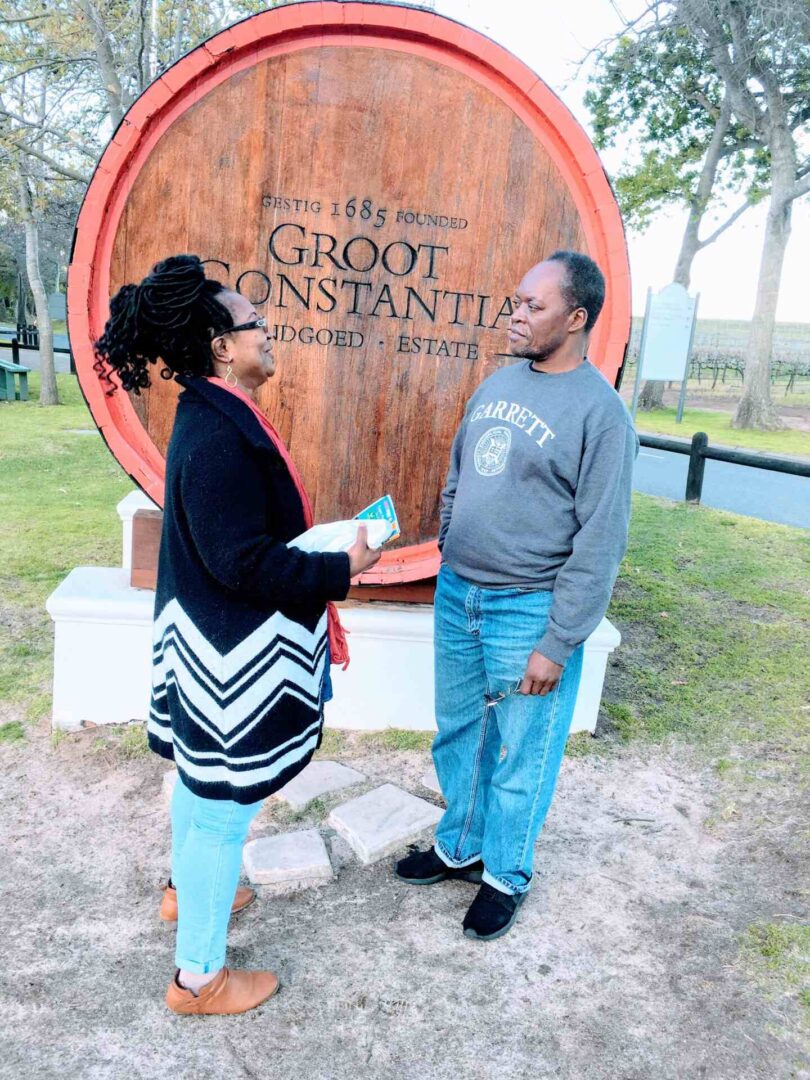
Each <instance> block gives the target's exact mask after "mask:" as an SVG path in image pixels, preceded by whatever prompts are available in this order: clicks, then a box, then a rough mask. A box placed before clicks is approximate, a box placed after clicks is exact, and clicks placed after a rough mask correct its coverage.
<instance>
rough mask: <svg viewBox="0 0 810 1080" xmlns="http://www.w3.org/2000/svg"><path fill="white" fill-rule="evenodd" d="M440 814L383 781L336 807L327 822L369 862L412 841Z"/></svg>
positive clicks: (428, 805)
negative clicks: (365, 792)
mask: <svg viewBox="0 0 810 1080" xmlns="http://www.w3.org/2000/svg"><path fill="white" fill-rule="evenodd" d="M441 816H442V812H441V810H440V809H439V808H438V806H434V805H433V803H429V802H427V801H426V800H425V799H419V798H417V797H416V796H415V795H410V794H408V792H407V791H403V790H402V789H401V788H398V787H396V786H395V785H394V784H383V785H382V787H378V788H375V789H374V790H373V791H369V792H368V793H367V794H365V795H360V796H359V797H358V798H356V799H351V800H350V801H349V802H346V803H342V804H341V805H340V806H336V807H335V809H334V810H333V811H332V813H331V814H330V815H329V818H328V824H329V825H331V827H332V828H333V829H334V830H335V832H336V833H339V834H340V836H342V837H343V838H344V839H345V840H347V841H348V843H349V844H350V845H351V847H352V848H353V850H354V852H355V854H356V855H357V857H358V858H359V859H360V861H361V862H364V863H372V862H376V861H377V860H378V859H382V858H384V857H385V856H386V855H390V854H391V852H392V851H396V850H397V849H398V848H401V847H403V846H404V845H405V844H408V843H410V842H411V841H412V840H415V839H416V838H417V837H418V836H419V835H420V834H421V833H423V832H424V831H425V830H426V829H429V828H431V827H432V826H433V825H435V824H436V822H437V821H438V820H439V818H440V817H441Z"/></svg>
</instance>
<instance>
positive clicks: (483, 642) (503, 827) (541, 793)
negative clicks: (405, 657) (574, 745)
mask: <svg viewBox="0 0 810 1080" xmlns="http://www.w3.org/2000/svg"><path fill="white" fill-rule="evenodd" d="M551 601H552V594H551V593H550V592H548V591H545V590H542V591H541V590H538V591H530V590H525V589H482V588H480V587H479V586H477V585H473V584H472V582H469V581H466V580H464V579H463V578H460V577H459V576H458V574H455V573H454V572H453V571H452V570H451V569H450V568H449V567H448V566H446V565H444V564H443V565H442V567H441V569H440V571H439V579H438V583H437V587H436V600H435V655H436V723H437V725H438V729H439V733H438V735H437V736H436V739H435V741H434V743H433V760H434V762H435V764H436V772H437V773H438V776H439V782H440V783H441V787H442V791H443V792H444V796H445V799H446V800H447V809H446V811H445V813H444V815H443V817H442V819H441V821H440V822H439V824H438V827H437V829H436V851H437V853H438V854H439V856H440V857H441V858H442V859H443V860H444V862H445V863H447V865H448V866H455V867H459V866H467V865H469V864H470V863H473V862H476V861H477V860H478V859H483V862H484V868H485V869H484V874H483V880H484V881H485V882H487V883H488V884H489V885H492V886H493V887H494V888H496V889H500V890H501V892H507V893H511V894H516V893H522V892H526V891H527V889H528V888H529V886H530V884H531V878H532V862H533V855H534V842H535V840H536V839H537V836H538V834H539V832H540V829H541V828H542V826H543V822H544V821H545V817H546V814H547V812H548V808H549V806H550V805H551V799H552V796H553V794H554V788H555V786H556V783H557V775H558V773H559V771H560V764H561V762H562V758H563V753H564V751H565V740H566V738H567V736H568V729H569V727H570V726H571V718H572V716H573V714H574V706H575V704H576V699H577V690H578V688H579V679H580V675H581V672H582V653H583V646H582V645H580V646H579V647H578V648H577V649H575V650H574V652H573V653H572V654H571V656H570V658H569V659H568V662H567V663H566V665H565V667H564V668H563V673H562V676H561V678H560V681H559V682H558V684H557V686H556V687H555V689H554V690H552V692H551V693H550V694H547V695H546V696H544V697H540V696H538V695H526V694H519V693H516V692H515V689H516V686H517V685H518V683H519V681H520V679H521V678H522V677H523V674H524V672H525V670H526V663H527V661H528V659H529V655H530V654H531V652H532V651H533V650H534V648H535V647H536V646H537V643H538V641H539V640H540V638H541V636H542V634H543V632H544V629H545V626H546V622H547V620H548V613H549V609H550V608H551ZM502 694H503V695H505V696H503V697H502V698H501V699H500V700H496V699H498V698H500V695H502Z"/></svg>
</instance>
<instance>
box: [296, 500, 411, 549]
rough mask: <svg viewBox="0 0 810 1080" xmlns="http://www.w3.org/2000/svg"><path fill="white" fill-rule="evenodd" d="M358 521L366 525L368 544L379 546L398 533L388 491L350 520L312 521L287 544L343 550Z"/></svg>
mask: <svg viewBox="0 0 810 1080" xmlns="http://www.w3.org/2000/svg"><path fill="white" fill-rule="evenodd" d="M361 523H362V524H363V525H366V526H367V528H368V546H369V547H370V548H379V547H382V545H383V544H386V543H388V541H389V540H396V539H397V537H398V536H399V535H400V529H399V522H398V521H397V514H396V510H395V509H394V501H393V499H392V498H391V496H390V495H383V496H382V498H380V499H377V500H376V502H373V503H372V504H371V505H370V506H367V507H366V508H365V509H364V510H361V511H360V513H359V514H358V515H357V516H356V517H354V518H352V519H351V521H326V522H322V523H321V524H320V525H313V526H312V528H311V529H307V531H306V532H305V533H301V535H300V536H296V537H295V539H293V540H290V542H289V543H288V544H287V547H297V548H298V549H299V550H300V551H346V550H347V549H348V548H350V547H351V546H352V544H353V543H354V541H355V540H356V538H357V529H358V527H359V525H360V524H361Z"/></svg>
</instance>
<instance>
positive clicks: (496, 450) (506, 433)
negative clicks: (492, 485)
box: [473, 427, 512, 476]
mask: <svg viewBox="0 0 810 1080" xmlns="http://www.w3.org/2000/svg"><path fill="white" fill-rule="evenodd" d="M511 445H512V432H511V431H510V430H509V428H506V427H494V428H490V429H489V431H485V432H484V434H483V435H482V436H481V438H480V439H479V440H478V445H477V446H476V448H475V453H474V455H473V460H474V461H475V467H476V469H477V470H478V472H479V473H480V474H481V476H497V475H498V473H502V472H503V470H504V469H505V468H506V459H507V458H508V457H509V447H510V446H511Z"/></svg>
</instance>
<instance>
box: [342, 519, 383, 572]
mask: <svg viewBox="0 0 810 1080" xmlns="http://www.w3.org/2000/svg"><path fill="white" fill-rule="evenodd" d="M346 554H347V555H348V556H349V576H350V577H353V578H354V577H357V575H358V574H362V573H363V571H364V570H368V569H369V567H371V566H373V565H374V564H375V563H377V562H379V561H380V556H381V555H382V550H379V549H378V550H377V551H375V550H374V549H373V548H370V547H369V546H368V526H367V525H361V526H360V527H359V528H358V530H357V539H356V540H355V541H354V543H353V544H352V546H351V547H350V548H348V549H347V550H346Z"/></svg>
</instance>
